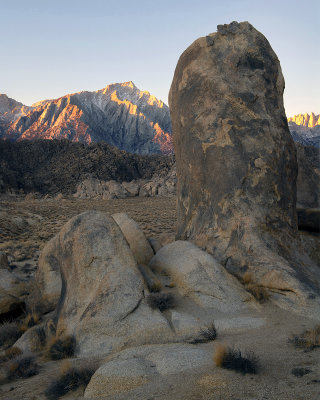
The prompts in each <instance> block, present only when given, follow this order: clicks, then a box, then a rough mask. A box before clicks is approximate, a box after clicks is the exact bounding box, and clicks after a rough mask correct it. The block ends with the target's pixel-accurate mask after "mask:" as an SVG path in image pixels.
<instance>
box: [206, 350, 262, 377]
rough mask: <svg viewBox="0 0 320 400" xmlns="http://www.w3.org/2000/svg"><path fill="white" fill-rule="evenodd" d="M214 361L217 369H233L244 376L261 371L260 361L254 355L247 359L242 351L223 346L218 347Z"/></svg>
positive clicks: (249, 354)
mask: <svg viewBox="0 0 320 400" xmlns="http://www.w3.org/2000/svg"><path fill="white" fill-rule="evenodd" d="M213 360H214V362H215V364H216V366H217V367H220V368H226V369H231V370H234V371H236V372H241V373H242V374H256V373H257V372H258V369H259V359H258V357H257V356H256V355H255V354H254V353H252V352H251V353H248V354H247V355H246V356H245V357H243V356H242V354H241V351H240V350H237V349H232V348H230V347H226V346H223V345H220V346H218V348H217V350H216V352H215V354H214V357H213Z"/></svg>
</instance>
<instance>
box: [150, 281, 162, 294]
mask: <svg viewBox="0 0 320 400" xmlns="http://www.w3.org/2000/svg"><path fill="white" fill-rule="evenodd" d="M149 289H150V292H152V293H158V292H160V291H161V289H162V283H161V282H160V281H159V280H155V281H153V282H152V284H151V285H150V287H149Z"/></svg>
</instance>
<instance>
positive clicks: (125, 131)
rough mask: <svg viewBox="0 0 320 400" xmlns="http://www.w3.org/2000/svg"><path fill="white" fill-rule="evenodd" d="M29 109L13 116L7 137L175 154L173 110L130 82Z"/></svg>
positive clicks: (71, 95)
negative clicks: (92, 143)
mask: <svg viewBox="0 0 320 400" xmlns="http://www.w3.org/2000/svg"><path fill="white" fill-rule="evenodd" d="M18 104H20V103H18ZM29 110H30V111H29V113H28V114H22V116H21V117H20V118H16V117H14V118H13V117H12V122H11V124H9V126H8V127H7V128H6V132H5V134H4V135H3V136H4V137H5V138H7V139H10V140H23V139H28V140H35V139H68V140H71V141H75V142H83V143H91V142H100V141H105V142H107V143H109V144H111V145H113V146H116V147H118V148H119V149H122V150H126V151H130V152H132V153H138V154H150V153H172V141H171V122H170V115H169V108H168V106H166V105H165V104H164V103H163V102H162V101H161V100H158V99H157V98H156V97H154V96H152V95H151V94H150V93H149V92H147V91H140V90H139V89H138V88H137V87H136V86H135V85H134V84H133V82H131V81H130V82H124V83H115V84H111V85H108V86H106V87H105V88H104V89H101V90H98V91H96V92H79V93H74V94H70V95H66V96H63V97H60V98H59V99H56V100H46V101H44V102H39V103H37V104H34V105H33V107H30V108H29ZM0 111H1V98H0ZM0 115H1V114H0Z"/></svg>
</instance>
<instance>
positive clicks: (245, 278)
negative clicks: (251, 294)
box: [241, 271, 253, 285]
mask: <svg viewBox="0 0 320 400" xmlns="http://www.w3.org/2000/svg"><path fill="white" fill-rule="evenodd" d="M241 280H242V283H243V284H244V285H248V284H249V283H252V282H253V277H252V273H251V272H248V271H247V272H245V273H244V274H243V275H242V279H241Z"/></svg>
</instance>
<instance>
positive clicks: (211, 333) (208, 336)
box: [189, 322, 217, 344]
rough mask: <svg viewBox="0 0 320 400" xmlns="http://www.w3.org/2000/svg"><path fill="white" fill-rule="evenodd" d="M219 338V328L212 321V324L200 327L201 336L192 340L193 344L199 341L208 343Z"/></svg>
mask: <svg viewBox="0 0 320 400" xmlns="http://www.w3.org/2000/svg"><path fill="white" fill-rule="evenodd" d="M216 338H217V329H216V327H215V325H214V322H212V323H211V324H210V325H208V326H206V327H205V328H203V329H200V333H199V336H198V337H196V338H195V339H193V340H192V341H190V342H189V343H191V344H197V343H207V342H210V341H212V340H215V339H216Z"/></svg>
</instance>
